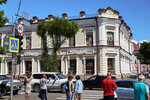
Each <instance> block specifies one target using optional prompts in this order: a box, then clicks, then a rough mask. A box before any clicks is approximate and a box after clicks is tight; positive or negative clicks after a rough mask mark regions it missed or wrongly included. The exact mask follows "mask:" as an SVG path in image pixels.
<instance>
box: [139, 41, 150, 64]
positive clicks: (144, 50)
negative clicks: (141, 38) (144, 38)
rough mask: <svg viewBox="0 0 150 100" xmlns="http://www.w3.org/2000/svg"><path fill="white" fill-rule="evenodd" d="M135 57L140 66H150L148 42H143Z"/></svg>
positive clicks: (149, 46) (149, 45) (149, 44)
mask: <svg viewBox="0 0 150 100" xmlns="http://www.w3.org/2000/svg"><path fill="white" fill-rule="evenodd" d="M137 57H138V59H140V62H141V63H142V64H150V42H149V43H148V42H144V43H142V44H141V47H140V49H139V53H138V54H137Z"/></svg>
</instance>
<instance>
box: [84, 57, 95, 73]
mask: <svg viewBox="0 0 150 100" xmlns="http://www.w3.org/2000/svg"><path fill="white" fill-rule="evenodd" d="M86 74H94V59H86Z"/></svg>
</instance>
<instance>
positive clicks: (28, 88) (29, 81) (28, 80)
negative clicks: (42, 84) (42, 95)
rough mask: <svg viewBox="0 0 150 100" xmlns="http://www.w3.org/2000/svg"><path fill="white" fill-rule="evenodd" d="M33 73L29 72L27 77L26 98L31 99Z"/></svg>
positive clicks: (26, 99)
mask: <svg viewBox="0 0 150 100" xmlns="http://www.w3.org/2000/svg"><path fill="white" fill-rule="evenodd" d="M31 76H32V73H28V74H27V76H26V77H25V81H26V82H25V100H29V97H30V93H31V81H32V77H31Z"/></svg>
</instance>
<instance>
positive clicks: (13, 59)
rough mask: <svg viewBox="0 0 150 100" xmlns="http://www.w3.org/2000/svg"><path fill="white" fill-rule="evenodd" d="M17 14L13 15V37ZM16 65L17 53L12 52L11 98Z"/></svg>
mask: <svg viewBox="0 0 150 100" xmlns="http://www.w3.org/2000/svg"><path fill="white" fill-rule="evenodd" d="M14 19H15V16H13V19H12V22H13V26H12V27H13V32H12V37H15V23H14ZM14 66H15V53H12V71H11V91H10V100H13V74H14Z"/></svg>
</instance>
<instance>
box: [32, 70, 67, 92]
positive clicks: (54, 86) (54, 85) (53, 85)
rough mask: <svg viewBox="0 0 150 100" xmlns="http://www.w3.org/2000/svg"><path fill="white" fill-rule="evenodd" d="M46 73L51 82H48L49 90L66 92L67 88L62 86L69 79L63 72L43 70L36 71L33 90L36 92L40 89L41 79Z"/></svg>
mask: <svg viewBox="0 0 150 100" xmlns="http://www.w3.org/2000/svg"><path fill="white" fill-rule="evenodd" d="M43 74H45V75H46V76H47V79H50V81H49V83H47V89H48V91H53V90H55V91H62V92H65V90H64V89H63V88H62V87H63V85H64V84H65V82H66V81H67V78H66V77H65V76H64V75H62V74H61V73H57V72H41V73H34V74H33V79H32V82H31V83H32V85H31V86H32V90H33V91H35V92H39V91H40V79H41V78H42V75H43Z"/></svg>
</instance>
